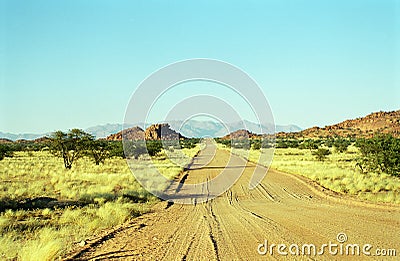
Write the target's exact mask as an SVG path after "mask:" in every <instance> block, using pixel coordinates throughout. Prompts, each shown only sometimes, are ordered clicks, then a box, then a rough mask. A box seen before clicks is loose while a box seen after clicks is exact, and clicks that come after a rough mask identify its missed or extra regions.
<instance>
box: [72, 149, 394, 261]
mask: <svg viewBox="0 0 400 261" xmlns="http://www.w3.org/2000/svg"><path fill="white" fill-rule="evenodd" d="M213 149H215V148H213V147H212V145H209V146H208V147H207V148H206V149H205V150H204V151H202V153H200V155H199V157H198V158H196V160H195V162H194V163H195V164H194V166H196V164H202V163H204V162H203V161H205V160H207V159H209V157H208V156H207V153H208V154H209V153H210V151H212V150H213ZM228 158H229V153H228V152H226V151H222V150H217V151H216V156H215V157H214V158H213V160H212V161H211V162H210V163H209V164H208V165H207V166H206V167H205V168H201V169H194V170H190V171H189V172H188V176H187V179H186V181H185V182H190V183H196V182H198V181H199V180H207V179H209V178H212V177H214V176H216V175H218V173H219V172H220V171H221V168H223V167H224V166H225V165H226V162H227V161H228ZM234 162H235V165H237V166H239V165H242V166H246V167H245V171H244V173H243V175H242V176H241V178H240V179H239V180H238V181H237V182H236V183H235V185H234V186H233V187H232V188H231V189H229V190H228V191H227V192H226V193H224V194H223V195H221V196H219V197H218V198H216V199H214V200H211V201H208V202H207V203H202V204H196V205H179V204H172V205H171V204H167V202H162V203H161V204H159V205H157V206H156V209H155V211H154V212H153V213H150V214H146V215H144V216H141V217H139V218H137V219H135V220H134V221H132V222H131V223H129V224H126V225H125V226H123V227H121V228H120V229H118V230H117V231H115V232H114V233H111V234H109V235H108V236H107V237H104V238H102V239H101V240H99V241H96V242H95V243H94V244H92V245H88V246H86V247H85V248H84V251H82V252H81V253H80V254H79V255H77V256H75V257H78V258H79V259H82V260H101V259H123V260H126V259H128V260H260V259H261V260H270V259H282V258H284V259H290V260H308V259H311V260H339V259H354V258H355V259H359V260H365V259H367V258H368V256H366V254H368V253H370V254H371V255H372V256H371V257H369V258H370V260H376V259H379V260H381V259H384V257H382V256H380V257H378V256H376V254H377V252H379V253H383V252H385V251H386V254H391V255H394V253H393V252H392V250H390V249H396V254H397V258H399V256H400V208H399V207H396V206H387V205H382V204H381V205H377V204H366V203H362V202H359V201H355V200H351V199H348V198H343V197H339V196H335V195H329V193H328V194H327V193H326V192H321V190H320V189H319V188H318V187H314V186H313V185H312V183H311V182H310V181H307V180H305V179H301V178H298V177H295V176H293V175H289V174H285V173H280V172H276V171H273V170H270V171H269V173H268V174H267V176H266V178H265V179H264V180H263V182H262V184H261V185H259V186H258V187H257V188H256V189H254V190H249V189H248V184H249V179H250V177H251V175H252V173H253V170H254V168H255V165H254V164H252V163H247V162H246V161H244V160H243V159H241V158H239V157H236V156H234ZM265 171H266V170H265ZM330 194H332V193H330ZM341 233H342V234H341ZM343 233H344V234H343ZM338 234H339V235H338ZM337 237H339V238H337ZM346 237H347V239H346ZM338 240H339V241H338ZM266 241H267V242H266ZM273 244H282V245H281V246H280V247H279V249H278V247H277V246H273V247H272V251H271V246H272V245H273ZM311 244H312V245H315V247H316V250H315V252H314V251H313V247H312V246H311ZM324 244H327V245H328V246H326V247H323V246H324ZM335 244H338V246H335ZM349 244H358V246H359V248H360V252H361V253H360V256H358V255H355V256H353V255H351V254H352V250H353V249H354V251H355V253H357V246H356V245H350V247H349ZM366 244H370V245H371V247H369V246H368V245H366ZM329 245H330V246H329ZM340 245H341V246H340ZM365 245H366V246H365ZM284 246H285V247H284ZM353 247H354V248H353ZM321 248H322V249H323V250H321ZM329 248H330V249H329ZM363 248H364V252H365V254H364V253H362V251H363ZM297 249H298V251H297ZM341 249H342V251H341ZM346 249H347V252H348V253H349V254H350V255H346ZM278 250H280V252H282V254H283V255H281V254H280V253H279V252H278ZM329 250H331V253H329ZM309 251H310V252H309ZM322 251H323V252H324V254H322V255H320V254H321V252H322ZM260 252H261V254H260ZM264 252H267V253H264ZM296 252H297V254H298V255H296ZM335 252H337V254H336V255H335V254H334V253H335ZM341 252H342V253H343V254H341ZM285 253H287V255H284V254H285ZM262 254H264V255H262ZM374 255H375V256H374ZM385 258H387V257H385ZM392 259H393V260H394V259H396V257H392Z"/></svg>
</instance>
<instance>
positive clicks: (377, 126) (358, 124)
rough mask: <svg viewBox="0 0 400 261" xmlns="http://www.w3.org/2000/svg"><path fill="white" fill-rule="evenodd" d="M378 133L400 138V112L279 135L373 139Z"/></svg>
mask: <svg viewBox="0 0 400 261" xmlns="http://www.w3.org/2000/svg"><path fill="white" fill-rule="evenodd" d="M376 133H384V134H392V135H393V136H395V137H400V110H397V111H390V112H384V111H380V112H374V113H371V114H369V115H367V116H365V117H360V118H357V119H352V120H345V121H343V122H340V123H338V124H334V125H330V126H325V127H323V128H320V127H312V128H309V129H305V130H303V131H300V132H294V133H283V132H280V133H278V134H277V137H281V138H290V137H292V138H301V137H305V138H318V137H331V136H340V137H366V138H369V137H372V136H373V135H374V134H376Z"/></svg>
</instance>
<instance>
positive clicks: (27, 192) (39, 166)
mask: <svg viewBox="0 0 400 261" xmlns="http://www.w3.org/2000/svg"><path fill="white" fill-rule="evenodd" d="M198 150H199V145H198V146H196V147H195V148H193V149H184V153H185V154H186V155H188V157H192V156H194V155H195V154H196V153H197V152H198ZM176 157H179V155H177V156H176ZM176 160H179V159H176ZM186 161H187V159H186ZM138 163H139V167H140V168H142V169H143V170H144V171H146V164H147V163H146V162H143V161H138ZM153 163H154V164H155V166H156V167H157V168H158V169H159V171H160V172H161V173H163V174H165V176H167V177H168V178H173V177H175V176H176V175H178V174H179V173H180V171H181V170H182V167H180V166H176V165H175V164H174V162H173V161H171V159H168V158H167V157H165V155H163V153H161V154H160V155H158V156H157V157H155V158H154V160H153ZM42 197H45V198H50V200H54V202H55V203H56V204H55V206H54V207H41V206H39V205H38V207H35V206H30V208H27V209H19V208H18V206H17V205H18V204H19V205H21V202H29V200H31V199H35V198H42ZM158 201H159V200H158V199H157V198H156V197H155V196H153V195H152V194H150V193H148V192H147V191H146V190H145V189H143V188H142V186H140V184H139V183H138V182H137V181H136V180H135V177H134V175H132V172H131V170H130V169H129V167H128V164H127V163H126V160H125V159H121V158H112V159H107V160H106V162H105V164H104V165H99V166H97V165H95V164H94V163H93V162H92V161H91V160H90V159H87V158H82V159H80V160H79V161H77V162H76V163H75V164H74V166H73V167H72V169H71V170H66V169H65V168H64V166H63V162H62V159H60V158H56V157H54V156H53V155H51V154H49V153H48V152H29V153H27V152H17V153H15V156H14V157H13V158H6V159H4V160H2V161H0V209H1V208H4V205H7V206H8V207H9V208H13V207H15V208H14V209H15V210H12V209H8V210H5V211H3V212H1V213H0V235H1V236H0V259H18V260H53V259H55V258H57V257H59V256H62V255H63V254H65V253H67V252H68V251H70V250H71V249H72V248H73V246H74V244H75V243H78V242H80V241H82V240H84V239H86V238H88V237H92V236H93V235H96V234H98V233H100V232H101V231H103V230H105V229H108V228H111V227H114V226H116V225H119V224H121V223H123V222H125V221H127V220H129V219H130V218H132V217H135V216H139V215H141V214H143V213H146V212H148V211H150V209H151V207H152V206H153V205H154V204H155V203H156V202H158ZM10 202H11V203H10ZM57 203H60V204H61V203H64V205H62V204H61V205H62V206H61V205H57ZM2 205H3V206H2Z"/></svg>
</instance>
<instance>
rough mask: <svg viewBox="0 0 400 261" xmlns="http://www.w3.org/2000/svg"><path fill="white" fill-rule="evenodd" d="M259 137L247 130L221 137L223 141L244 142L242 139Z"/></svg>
mask: <svg viewBox="0 0 400 261" xmlns="http://www.w3.org/2000/svg"><path fill="white" fill-rule="evenodd" d="M260 136H261V135H258V134H254V133H252V132H250V131H248V130H243V129H242V130H237V131H234V132H232V133H230V134H228V135H226V136H224V137H222V139H223V140H229V139H231V140H244V139H252V138H257V137H260Z"/></svg>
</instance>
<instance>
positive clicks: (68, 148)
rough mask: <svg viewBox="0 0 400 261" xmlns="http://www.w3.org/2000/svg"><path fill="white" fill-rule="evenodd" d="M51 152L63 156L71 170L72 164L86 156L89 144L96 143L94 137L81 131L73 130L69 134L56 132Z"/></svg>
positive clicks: (52, 136)
mask: <svg viewBox="0 0 400 261" xmlns="http://www.w3.org/2000/svg"><path fill="white" fill-rule="evenodd" d="M50 140H51V147H50V150H51V152H52V153H53V154H54V155H56V156H61V157H62V158H63V160H64V166H65V168H66V169H71V167H72V163H73V162H74V161H75V160H77V159H79V158H80V157H82V156H83V155H84V154H85V151H86V150H87V148H88V146H89V144H90V143H91V142H93V141H94V137H93V135H91V134H89V133H86V132H84V131H83V130H80V129H72V130H70V131H69V132H68V133H64V132H62V131H56V132H54V133H52V135H51V137H50Z"/></svg>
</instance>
